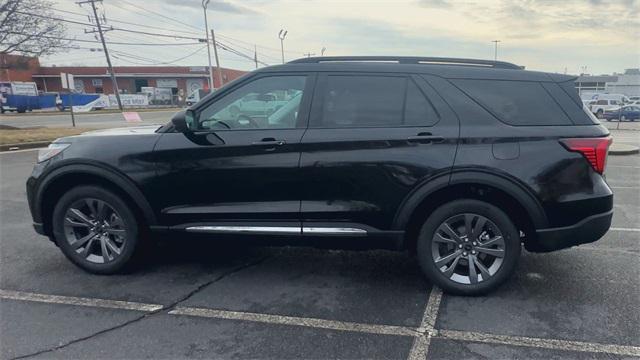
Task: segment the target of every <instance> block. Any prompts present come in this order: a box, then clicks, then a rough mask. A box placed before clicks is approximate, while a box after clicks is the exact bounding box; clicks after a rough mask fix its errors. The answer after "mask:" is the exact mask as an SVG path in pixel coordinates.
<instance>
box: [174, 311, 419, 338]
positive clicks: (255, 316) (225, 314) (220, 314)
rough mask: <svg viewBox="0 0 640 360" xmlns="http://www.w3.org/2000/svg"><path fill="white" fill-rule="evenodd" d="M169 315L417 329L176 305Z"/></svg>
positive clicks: (396, 331) (384, 331)
mask: <svg viewBox="0 0 640 360" xmlns="http://www.w3.org/2000/svg"><path fill="white" fill-rule="evenodd" d="M169 314H170V315H186V316H196V317H206V318H214V319H225V320H243V321H252V322H259V323H266V324H277V325H293V326H304V327H311V328H320V329H329V330H340V331H354V332H361V333H369V334H379V335H398V336H415V335H416V334H417V331H416V329H415V328H410V327H405V326H394V325H374V324H361V323H354V322H345V321H337V320H324V319H317V318H306V317H296V316H283V315H272V314H259V313H250V312H243V311H228V310H214V309H205V308H194V307H181V306H179V307H176V308H175V309H174V310H171V311H169Z"/></svg>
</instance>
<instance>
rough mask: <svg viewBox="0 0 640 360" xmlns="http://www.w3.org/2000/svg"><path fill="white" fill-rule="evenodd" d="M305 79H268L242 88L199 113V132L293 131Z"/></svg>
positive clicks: (217, 100)
mask: <svg viewBox="0 0 640 360" xmlns="http://www.w3.org/2000/svg"><path fill="white" fill-rule="evenodd" d="M306 78H307V77H306V76H298V75H295V76H288V75H281V76H268V77H263V78H259V79H256V80H253V81H251V82H249V83H248V84H245V85H242V86H240V87H239V88H237V89H235V90H233V91H231V92H230V93H228V94H226V95H224V96H223V97H222V98H219V99H216V101H215V102H213V103H211V104H210V105H208V106H207V107H206V108H205V109H204V110H202V111H201V112H200V113H199V116H198V121H197V127H198V130H229V129H293V128H295V127H296V122H297V120H298V111H299V108H300V103H301V101H302V96H303V93H304V87H305V82H306Z"/></svg>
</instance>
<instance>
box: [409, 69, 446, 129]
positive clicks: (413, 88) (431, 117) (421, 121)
mask: <svg viewBox="0 0 640 360" xmlns="http://www.w3.org/2000/svg"><path fill="white" fill-rule="evenodd" d="M436 122H438V114H436V112H435V110H434V109H433V106H432V105H431V103H430V102H429V100H427V98H426V97H425V96H424V94H423V93H422V91H421V90H420V89H419V88H418V86H417V85H416V84H415V83H414V82H413V81H412V80H408V81H407V102H406V105H405V110H404V125H415V126H431V125H433V124H435V123H436Z"/></svg>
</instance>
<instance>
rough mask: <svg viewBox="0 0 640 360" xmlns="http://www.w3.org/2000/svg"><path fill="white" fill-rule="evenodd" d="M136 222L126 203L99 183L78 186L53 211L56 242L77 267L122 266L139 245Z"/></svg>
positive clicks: (104, 270) (105, 269)
mask: <svg viewBox="0 0 640 360" xmlns="http://www.w3.org/2000/svg"><path fill="white" fill-rule="evenodd" d="M138 226H139V224H138V221H137V220H136V217H135V215H134V213H133V212H132V210H131V209H130V208H129V206H128V205H127V203H126V202H125V201H123V200H122V199H121V198H120V197H119V196H118V195H116V194H114V193H113V192H111V191H109V190H107V189H105V188H102V187H98V186H79V187H76V188H73V189H71V190H70V191H68V192H67V193H66V194H64V195H63V196H62V198H60V200H59V201H58V203H57V204H56V207H55V209H54V211H53V231H54V236H55V239H56V243H57V244H58V246H60V249H61V250H62V252H63V253H64V255H65V256H66V257H67V258H68V259H69V260H71V262H73V263H74V264H76V265H77V266H79V267H80V268H82V269H84V270H86V271H88V272H91V273H96V274H113V273H117V272H119V271H121V270H123V269H124V268H125V266H127V265H128V264H129V263H130V262H131V259H132V257H133V255H134V252H135V250H136V247H138V243H139V242H140V240H139V231H138Z"/></svg>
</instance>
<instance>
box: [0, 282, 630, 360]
mask: <svg viewBox="0 0 640 360" xmlns="http://www.w3.org/2000/svg"><path fill="white" fill-rule="evenodd" d="M0 299H6V300H18V301H30V302H39V303H49V304H59V305H74V306H89V307H98V308H108V309H118V310H135V311H142V312H147V313H153V312H158V311H160V310H162V309H163V308H164V307H163V306H162V305H159V304H146V303H138V302H129V301H119V300H106V299H96V298H83V297H74V296H60V295H47V294H38V293H30V292H22V291H13V290H1V289H0ZM441 301H442V290H440V289H439V288H437V287H433V288H432V290H431V293H430V294H429V300H428V302H427V306H426V308H425V312H424V315H423V318H422V322H421V324H420V327H419V328H415V327H410V326H397V325H380V324H365V323H356V322H346V321H338V320H325V319H318V318H306V317H296V316H284V315H273V314H261V313H250V312H241V311H229V310H216V309H208V308H196V307H181V306H178V307H176V308H175V309H173V310H171V311H169V312H168V314H170V315H177V316H180V315H184V316H193V317H203V318H214V319H224V320H240V321H250V322H258V323H264V324H274V325H289V326H304V327H309V328H316V329H328V330H338V331H351V332H359V333H366V334H377V335H394V336H411V337H414V339H415V340H414V343H413V345H412V347H411V351H410V353H409V359H410V360H414V359H425V358H426V356H427V353H428V351H429V345H430V342H431V339H433V338H441V339H449V340H456V341H468V342H479V343H486V344H499V345H511V346H522V347H533V348H542V349H550V350H567V351H576V352H587V353H607V354H615V355H622V356H640V347H639V346H629V345H615V344H600V343H589V342H583V341H572V340H560V339H544V338H534V337H526V336H515V335H496V334H488V333H481V332H469V331H459V330H437V329H435V324H436V320H437V317H438V312H439V309H440V303H441Z"/></svg>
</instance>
